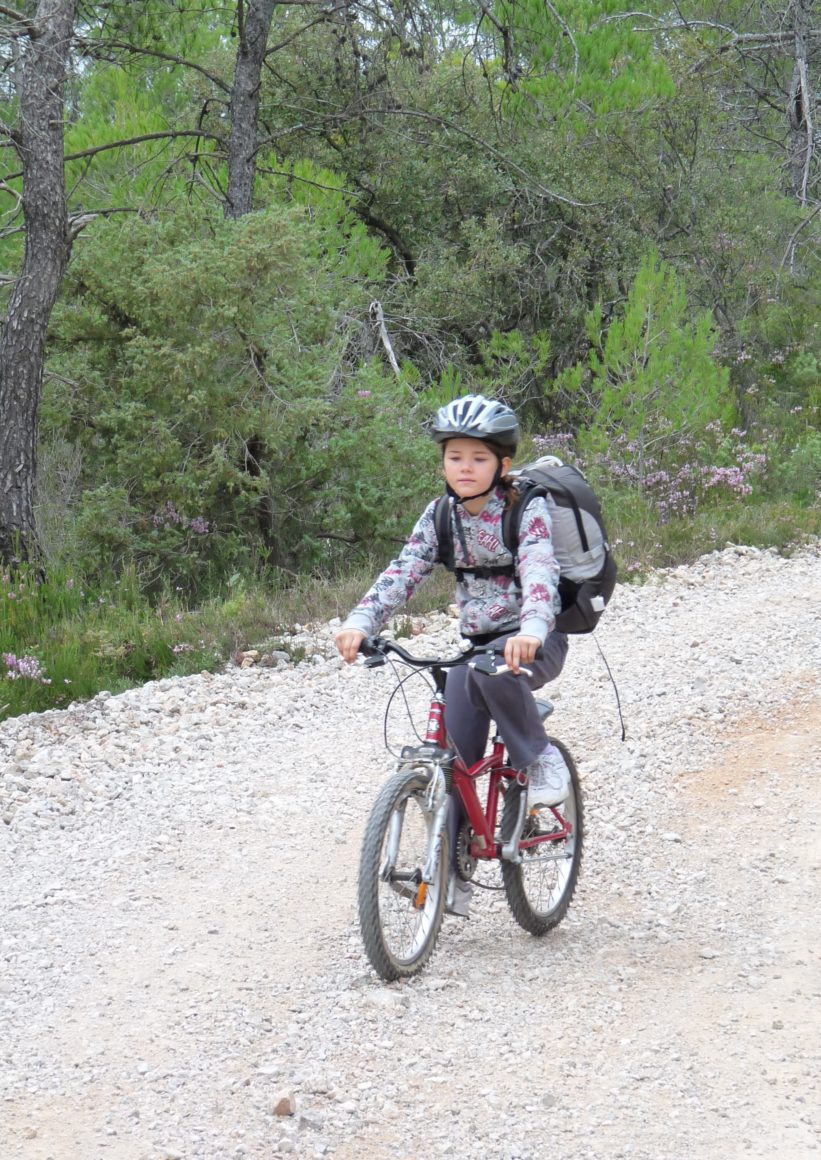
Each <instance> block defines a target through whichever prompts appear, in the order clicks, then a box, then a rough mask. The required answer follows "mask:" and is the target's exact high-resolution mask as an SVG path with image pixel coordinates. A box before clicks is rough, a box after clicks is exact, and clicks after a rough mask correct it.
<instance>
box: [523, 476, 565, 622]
mask: <svg viewBox="0 0 821 1160" xmlns="http://www.w3.org/2000/svg"><path fill="white" fill-rule="evenodd" d="M518 556H519V582H520V584H521V588H522V615H521V621H520V626H521V627H520V632H522V633H523V634H524V635H526V636H535V637H538V639H539V640H541V642H542V643H543V644H544V642H545V641H546V640H547V638H548V636H549V635H550V633H551V632H552V631H553V628H554V625H555V623H556V613H557V612H558V611H559V609H560V608H561V600H560V598H559V565H558V563H557V561H556V556H555V553H554V551H553V540H552V524H551V519H550V512H549V511H548V507H547V502H546V501H545V500H544V498H543V497H542V496H535V497H534V498H533V499H532V500H530V502H529V503H528V504H527V506H526V508H525V510H524V514H523V516H522V523H521V527H520V529H519V548H518Z"/></svg>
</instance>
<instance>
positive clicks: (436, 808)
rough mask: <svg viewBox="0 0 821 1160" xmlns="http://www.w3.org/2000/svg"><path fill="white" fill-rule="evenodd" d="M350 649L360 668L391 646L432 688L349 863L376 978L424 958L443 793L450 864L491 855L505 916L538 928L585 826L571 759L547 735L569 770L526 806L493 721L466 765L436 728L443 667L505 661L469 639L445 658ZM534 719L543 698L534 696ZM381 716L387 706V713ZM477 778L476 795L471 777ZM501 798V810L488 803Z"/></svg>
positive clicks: (444, 862) (569, 891)
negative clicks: (416, 733) (477, 755)
mask: <svg viewBox="0 0 821 1160" xmlns="http://www.w3.org/2000/svg"><path fill="white" fill-rule="evenodd" d="M361 651H362V652H363V653H364V654H365V656H366V660H365V664H366V666H368V667H374V666H376V665H384V664H385V663H386V662H387V660H388V655H389V654H391V653H392V654H394V655H395V656H396V657H398V658H399V660H401V661H402V662H403V663H404V664H406V665H408V666H410V667H411V668H413V669H417V670H422V669H426V670H428V671H429V672H430V674H431V676H432V678H433V684H434V688H433V695H432V697H431V701H430V705H429V708H428V716H427V726H426V729H425V736H424V740H423V741H422V744H421V745H406V746H404V747H403V748H402V750H401V754H400V757H399V761H398V763H397V767H396V770H395V772H394V773H393V774H392V775H391V776H390V777H389V778H388V780H387V781H386V782H385V784H384V785H383V787H382V789H381V790H380V792H379V794H378V796H377V798H376V801H375V802H374V805H373V807H372V809H371V813H370V816H369V819H368V822H367V824H366V827H365V835H364V838H363V842H362V851H361V855H360V864H359V882H358V908H359V925H360V930H361V933H362V941H363V943H364V946H365V952H366V954H367V956H368V959H369V960H370V963H371V965H372V966H373V968H374V970H375V971H376V973H377V974H378V975H379V976H380V977H381V978H382V979H384V980H385V981H386V982H392V981H394V980H396V979H401V978H408V977H410V976H412V975H415V974H417V973H418V972H419V971H421V970H422V968H423V967H424V966H425V964H426V963H427V962H428V960H429V959H430V956H431V954H432V953H433V950H434V947H435V945H436V941H437V939H438V937H439V932H440V929H441V926H442V921H443V917H444V910H445V898H446V892H447V885H448V873H449V866H450V849H449V838H448V833H447V829H446V825H445V822H446V818H447V812H448V808H449V795H450V794H451V793H457V794H458V795H459V797H460V798H461V800H462V803H463V806H464V815H465V817H464V820H463V823H462V826H461V828H460V831H459V835H458V840H457V851H456V872H457V873H458V875H459V877H460V878H462V879H463V880H464V881H470V880H471V878H473V877H474V875H475V873H476V869H477V867H478V866H479V865H480V863H482V862H488V861H493V860H495V861H498V863H499V865H500V867H501V874H502V883H503V886H502V888H503V890H504V892H505V896H506V899H507V903H508V906H509V907H510V910H511V912H512V914H513V917H514V919H515V920H516V922H517V923H518V924H519V925H520V926H521V927H523V929H524V930H526V931H528V932H529V933H530V934H532V935H535V936H537V937H540V936H543V935H545V934H547V933H548V931H550V930H552V929H553V928H554V927H555V926H557V925H558V923H560V922H561V920H562V919H563V918H564V916H565V914H566V913H567V909H568V907H569V905H570V900H571V898H572V897H573V892H574V890H575V888H576V882H577V880H578V876H579V869H580V866H581V858H582V843H583V834H584V824H583V807H582V794H581V788H580V784H579V777H578V772H577V770H576V766H575V764H574V762H573V759H572V757H571V755H570V753H569V752H568V750H567V748H566V746H564V745H563V744H562V743H561V742H560V741H558V740H557V739H556V738H554V737H551V738H550V741H551V742H552V743H553V744H554V745H556V746H557V747H558V749H560V750H561V753H562V756H563V757H564V760H565V761H566V763H567V767H568V769H569V771H570V777H571V785H572V788H571V792H570V794H569V796H568V798H567V800H566V801H564V802H563V803H562V804H561V806H560V807H559V806H555V807H542V808H539V809H534V810H530V811H528V810H527V792H526V786H527V775H526V774H524V773H523V772H521V771H520V770H516V769H514V768H513V767H512V766H511V765H510V764H509V763H508V762H507V761H506V759H505V742H504V738H503V737H502V736H501V735H500V734H499V733H498V732H497V733H496V735H495V736H494V737H493V738H492V741H491V750H490V753H489V754H487V755H486V756H485V757H483V758H481V759H480V760H479V761H477V762H476V763H475V764H474V765H471V766H469V767H466V766H465V764H464V763H463V762H462V760H461V759H460V758H459V757H458V756H457V754H456V753H455V752H454V751H453V749H451V748H449V747H448V744H447V736H446V733H445V680H446V676H447V670H448V669H450V668H453V667H455V666H456V665H460V664H470V665H472V666H474V667H476V668H477V669H478V670H479V671H480V672H484V673H486V674H488V675H497V674H500V673H502V672H506V671H507V666H506V665H504V664H500V663H499V662H498V661H497V659H496V657H495V655H494V654H493V652H492V651H490V650H485V651H483V650H482V649H480V648H470V649H468V650H467V651H466V652H464V653H462V654H461V655H460V656H458V657H455V658H452V659H450V660H443V659H442V658H422V657H415V656H412V655H411V654H410V653H409V652H407V651H406V650H405V649H404V648H402V647H401V645H398V644H397V643H396V642H395V641H393V640H388V639H386V638H383V637H369V638H368V639H367V640H365V641H363V644H362V647H361ZM400 684H401V682H400ZM536 703H537V705H538V706H539V712H540V714H541V716H542V719H543V720H544V719H545V718H546V717H547V716H548V715H549V713H550V712H552V705H551V704H550V703H549V702H545V701H540V700H538V699H537V701H536ZM386 716H387V714H386ZM482 777H487V779H488V782H487V797H486V801H485V805H484V806H483V805H482V802H481V801H480V799H479V793H478V791H477V783H478V781H479V779H480V778H482ZM500 800H503V802H504V805H503V808H502V813H501V818H500V817H499V804H500Z"/></svg>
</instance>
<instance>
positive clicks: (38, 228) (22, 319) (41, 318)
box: [0, 0, 77, 562]
mask: <svg viewBox="0 0 821 1160" xmlns="http://www.w3.org/2000/svg"><path fill="white" fill-rule="evenodd" d="M76 8H77V0H40V2H39V3H38V5H37V14H36V16H35V17H34V21H33V27H32V28H31V29H30V30H29V39H28V43H27V46H26V50H25V54H24V60H23V66H22V79H21V85H20V128H19V130H18V132H17V133H16V135H15V141H16V144H17V148H18V151H19V153H20V157H21V161H22V169H23V216H24V220H25V225H26V246H25V255H24V258H23V267H22V270H21V272H20V277H19V278H18V280H17V282H16V284H15V287H14V290H13V292H12V295H11V299H10V301H9V307H8V314H7V316H6V322H5V325H4V327H3V331H2V335H0V560H4V561H6V562H8V561H11V560H13V559H14V558H16V557H21V558H24V559H25V558H28V557H29V556H30V555H32V554H33V553H34V552H35V551H36V532H35V526H34V485H35V481H36V474H37V424H38V414H39V409H40V393H41V389H42V384H43V362H44V359H45V344H46V334H47V331H48V324H49V318H50V317H51V311H52V309H53V307H54V302H55V299H56V297H57V292H58V290H59V287H60V281H61V279H62V277H63V273H64V271H65V268H66V264H67V262H68V258H69V253H70V251H71V236H70V233H69V226H68V216H67V212H66V198H65V176H64V168H63V85H64V80H65V71H66V60H67V58H68V52H69V46H70V43H71V36H72V32H73V28H74V19H75V15H76Z"/></svg>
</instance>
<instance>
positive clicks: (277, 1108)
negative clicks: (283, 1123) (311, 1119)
mask: <svg viewBox="0 0 821 1160" xmlns="http://www.w3.org/2000/svg"><path fill="white" fill-rule="evenodd" d="M295 1112H296V1098H295V1096H294V1093H293V1092H281V1093H280V1094H279V1095H278V1096H277V1097H276V1098H275V1099H274V1115H275V1116H293V1115H294V1114H295Z"/></svg>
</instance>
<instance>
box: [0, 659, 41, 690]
mask: <svg viewBox="0 0 821 1160" xmlns="http://www.w3.org/2000/svg"><path fill="white" fill-rule="evenodd" d="M3 664H4V665H5V666H6V677H7V678H8V679H9V680H10V681H19V680H22V679H24V678H25V679H27V680H29V681H37V683H38V684H40V685H50V684H51V680H50V679H49V678H48V677H47V676H46V675H45V673H44V672H43V670H42V669H41V668H40V662H39V661H38V659H37V657H32V656H25V657H18V656H15V654H14V653H3Z"/></svg>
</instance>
